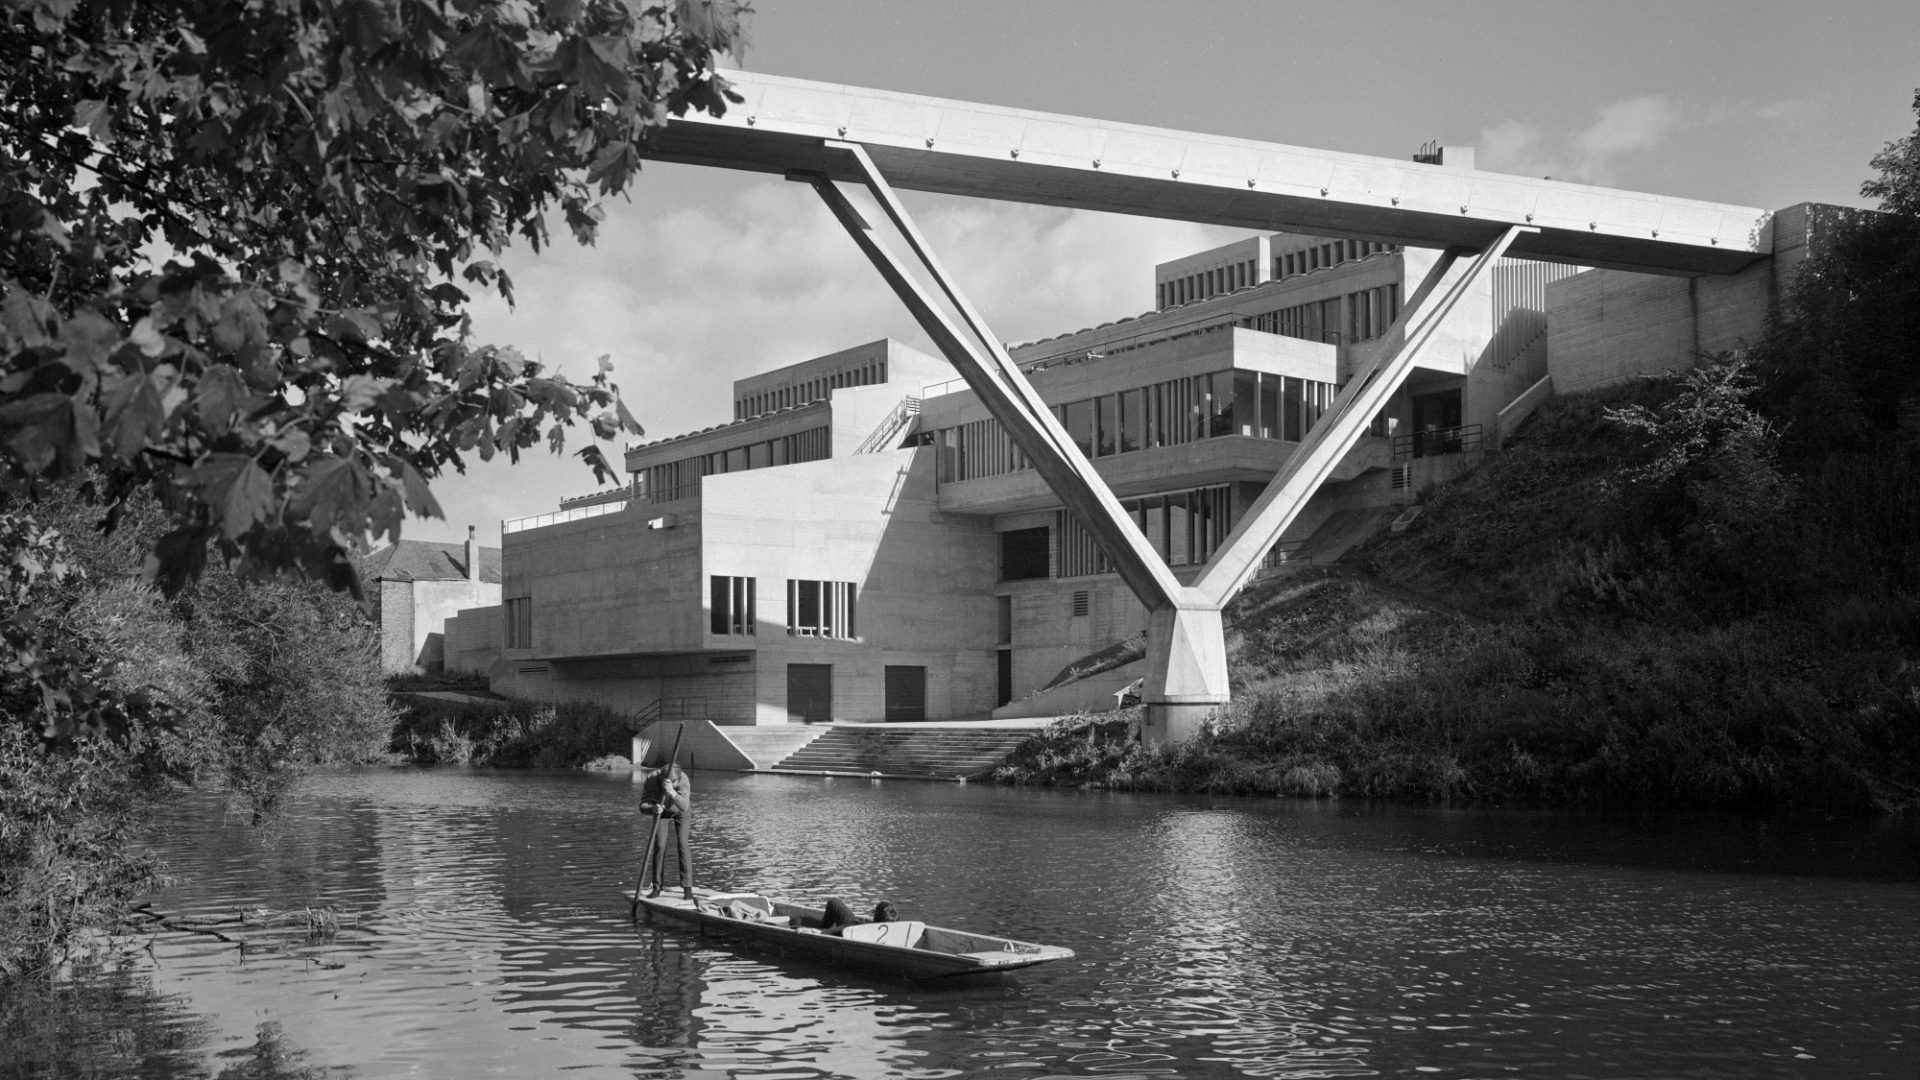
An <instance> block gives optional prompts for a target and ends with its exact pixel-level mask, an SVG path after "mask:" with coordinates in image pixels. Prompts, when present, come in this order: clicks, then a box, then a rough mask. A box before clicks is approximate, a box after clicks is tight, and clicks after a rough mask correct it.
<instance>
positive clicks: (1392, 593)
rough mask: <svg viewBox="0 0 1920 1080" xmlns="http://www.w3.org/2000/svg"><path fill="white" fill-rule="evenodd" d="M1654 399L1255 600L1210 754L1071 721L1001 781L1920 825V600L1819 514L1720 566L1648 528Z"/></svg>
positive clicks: (1676, 535) (1231, 629) (1484, 479)
mask: <svg viewBox="0 0 1920 1080" xmlns="http://www.w3.org/2000/svg"><path fill="white" fill-rule="evenodd" d="M1649 397H1652V398H1657V388H1649V387H1648V386H1646V385H1637V386H1635V387H1631V388H1629V389H1628V390H1627V391H1625V392H1624V393H1623V394H1621V395H1616V396H1614V397H1613V398H1611V399H1595V398H1589V399H1574V400H1572V401H1569V402H1562V403H1558V404H1557V405H1556V407H1553V408H1550V409H1549V410H1546V411H1545V412H1544V414H1543V415H1542V416H1541V417H1540V419H1539V421H1538V422H1537V423H1535V424H1534V425H1532V426H1530V428H1529V429H1528V430H1527V432H1526V435H1527V439H1526V441H1525V442H1524V443H1522V444H1520V445H1518V446H1515V447H1512V448H1511V449H1509V450H1508V451H1507V452H1505V453H1503V454H1500V455H1497V456H1495V457H1492V458H1490V459H1489V461H1488V463H1487V464H1486V465H1485V466H1484V467H1483V468H1481V469H1480V470H1478V471H1477V472H1476V473H1474V474H1472V475H1471V476H1468V477H1466V478H1463V479H1462V480H1461V481H1458V482H1456V483H1455V484H1453V485H1450V486H1448V487H1446V488H1444V489H1441V490H1439V491H1437V492H1435V493H1434V494H1433V495H1432V497H1431V498H1430V499H1429V501H1428V508H1427V512H1426V513H1425V514H1423V515H1422V517H1421V518H1420V519H1419V520H1418V521H1417V522H1416V523H1415V525H1414V527H1413V528H1412V529H1410V530H1408V531H1407V532H1406V533H1404V534H1400V535H1389V536H1383V537H1380V538H1377V539H1375V540H1374V541H1371V542H1370V543H1369V544H1368V545H1366V546H1365V547H1363V548H1362V549H1361V550H1360V551H1359V552H1357V558H1356V557H1355V556H1354V555H1350V556H1349V559H1348V561H1347V563H1346V564H1343V565H1342V566H1338V567H1332V568H1324V569H1321V570H1317V571H1308V572H1306V573H1305V574H1303V575H1299V576H1292V577H1286V578H1280V579H1274V580H1270V581H1268V582H1263V583H1257V584H1256V585H1254V586H1253V587H1251V588H1249V589H1248V590H1246V591H1245V592H1244V593H1243V594H1242V595H1241V596H1240V597H1238V598H1237V599H1236V600H1235V602H1234V603H1233V604H1232V605H1231V606H1230V607H1229V609H1228V610H1227V612H1226V623H1227V631H1228V659H1229V672H1230V677H1231V680H1232V685H1233V694H1234V699H1233V702H1232V704H1231V706H1230V707H1229V708H1228V709H1227V711H1226V713H1225V714H1224V715H1222V716H1219V717H1217V718H1216V720H1215V722H1214V723H1213V724H1212V725H1211V726H1210V728H1209V730H1207V731H1206V732H1205V733H1203V734H1202V735H1200V736H1198V737H1196V738H1194V739H1192V740H1189V741H1187V742H1185V743H1182V744H1179V745H1176V746H1172V747H1167V748H1161V749H1156V750H1148V749H1145V748H1143V747H1142V746H1141V745H1140V744H1139V743H1138V742H1137V740H1136V739H1135V738H1134V735H1133V732H1134V730H1135V726H1134V724H1133V723H1132V721H1133V719H1134V717H1133V716H1132V715H1131V714H1130V713H1124V712H1123V713H1118V714H1108V715H1106V716H1097V717H1080V718H1073V719H1070V720H1067V721H1063V722H1060V723H1057V724H1056V725H1055V726H1054V727H1053V728H1052V729H1051V730H1049V731H1048V732H1047V733H1045V734H1044V735H1042V736H1039V737H1036V738H1035V739H1033V740H1030V741H1029V743H1028V744H1027V745H1026V746H1024V747H1022V748H1021V749H1020V750H1019V751H1018V752H1017V753H1016V754H1015V755H1014V756H1013V758H1012V759H1010V761H1009V762H1008V764H1007V765H1006V766H1004V767H1003V768H1001V769H1000V770H999V771H998V772H997V773H996V779H997V780H999V781H1001V782H1006V783H1027V784H1041V785H1061V786H1092V787H1102V788H1111V789H1116V790H1129V791H1189V792H1215V793H1222V794H1240V795H1285V796H1297V797H1310V798H1320V797H1331V796H1365V797H1391V798H1403V799H1416V800H1427V801H1435V802H1469V803H1484V804H1501V805H1631V806H1713V807H1739V808H1749V809H1769V810H1771V809H1785V808H1792V809H1799V810H1811V811H1818V812H1826V813H1841V814H1868V813H1888V812H1905V811H1911V810H1914V809H1916V808H1920V663H1916V662H1915V658H1916V657H1917V656H1920V596H1916V595H1915V594H1914V592H1913V591H1911V590H1908V591H1902V589H1901V588H1900V587H1899V583H1898V582H1897V581H1896V582H1895V587H1892V588H1889V587H1888V585H1887V582H1888V573H1887V571H1886V570H1885V568H1878V567H1875V566H1873V565H1869V564H1870V563H1871V562H1872V560H1871V559H1870V558H1863V557H1861V556H1860V555H1859V554H1856V555H1855V556H1854V557H1853V558H1851V559H1849V560H1847V561H1845V562H1836V561H1835V560H1831V559H1820V558H1809V557H1808V553H1817V552H1820V551H1822V550H1826V548H1825V547H1823V544H1822V539H1823V538H1822V535H1821V530H1823V529H1829V528H1832V529H1838V528H1842V527H1845V523H1844V522H1840V523H1839V524H1837V525H1829V524H1827V522H1828V521H1829V520H1836V521H1837V520H1838V519H1835V518H1832V517H1831V515H1830V511H1831V510H1832V496H1831V494H1828V496H1827V500H1828V501H1827V503H1826V504H1825V505H1824V506H1823V507H1822V510H1821V514H1820V515H1808V514H1802V515H1801V517H1800V518H1798V519H1795V520H1791V521H1787V522H1778V521H1776V522H1770V523H1768V532H1767V533H1766V534H1764V535H1763V536H1761V537H1759V539H1758V542H1755V543H1753V544H1752V545H1751V546H1750V547H1748V548H1739V547H1732V548H1724V549H1711V548H1709V547H1708V545H1707V542H1706V541H1702V540H1699V539H1690V538H1689V534H1688V533H1687V532H1686V527H1685V524H1684V522H1683V523H1682V525H1680V526H1679V527H1677V528H1675V529H1672V530H1668V531H1661V530H1658V529H1651V528H1645V529H1643V528H1640V527H1639V522H1641V521H1642V520H1643V517H1642V516H1636V515H1635V514H1634V513H1632V512H1630V510H1631V508H1626V509H1623V508H1622V505H1621V503H1620V500H1618V499H1617V498H1614V497H1612V496H1610V495H1609V493H1608V491H1607V489H1606V482H1607V479H1608V478H1609V477H1610V476H1612V475H1616V474H1617V471H1618V470H1619V468H1620V467H1621V466H1622V465H1623V463H1631V462H1632V461H1633V459H1634V454H1635V446H1634V445H1633V443H1632V442H1631V441H1630V440H1627V439H1624V438H1623V437H1622V436H1621V435H1620V434H1619V433H1618V432H1617V431H1615V430H1613V429H1612V428H1611V427H1610V426H1608V425H1607V424H1605V422H1604V419H1603V410H1604V409H1605V408H1606V407H1607V406H1608V405H1609V404H1612V405H1614V406H1616V407H1617V406H1618V405H1619V404H1620V403H1621V402H1622V400H1623V399H1624V400H1644V399H1647V398H1649ZM1903 482H1904V481H1903ZM1875 505H1876V510H1875V512H1876V513H1878V512H1883V511H1882V510H1881V509H1880V508H1879V506H1880V504H1879V503H1876V504H1875ZM1842 516H1844V515H1842ZM1810 518H1811V519H1813V520H1809V519H1810ZM1735 541H1736V542H1737V541H1738V538H1737V537H1736V538H1735ZM1714 542H1715V543H1725V542H1726V541H1725V538H1724V535H1720V534H1717V535H1716V537H1715V540H1714ZM1783 548H1792V549H1793V550H1782V549H1783ZM1855 550H1856V552H1858V550H1859V549H1857V548H1856V549H1855ZM1869 550H1871V549H1869Z"/></svg>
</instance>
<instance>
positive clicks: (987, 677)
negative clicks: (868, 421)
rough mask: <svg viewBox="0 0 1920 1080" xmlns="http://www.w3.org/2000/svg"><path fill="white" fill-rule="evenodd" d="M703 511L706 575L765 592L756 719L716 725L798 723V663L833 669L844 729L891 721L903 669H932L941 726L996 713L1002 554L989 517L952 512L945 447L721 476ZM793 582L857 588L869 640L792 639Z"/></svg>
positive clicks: (931, 701) (862, 632) (721, 641)
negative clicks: (791, 668)
mask: <svg viewBox="0 0 1920 1080" xmlns="http://www.w3.org/2000/svg"><path fill="white" fill-rule="evenodd" d="M702 512H703V514H704V516H705V535H706V545H705V552H704V563H703V574H705V575H721V576H751V577H754V578H755V579H756V581H757V586H756V591H757V599H758V611H757V622H758V626H757V631H756V633H755V634H754V635H753V637H752V639H751V643H750V644H748V645H746V646H745V647H748V648H751V649H752V650H753V651H754V653H755V659H756V663H755V671H756V678H757V687H756V696H757V700H756V702H755V708H754V710H753V712H752V715H751V716H750V717H741V718H738V719H735V718H732V717H729V718H716V722H720V723H727V722H749V723H756V724H784V723H786V722H788V703H787V665H788V664H795V663H798V664H828V665H831V666H832V667H833V713H834V719H837V720H879V719H882V718H884V716H885V708H884V669H885V667H886V666H887V665H889V664H899V665H908V666H923V667H925V668H926V669H927V719H929V720H938V719H949V718H963V717H968V716H984V715H985V714H986V713H987V712H988V711H989V710H991V708H992V707H993V691H994V656H993V646H994V640H993V639H994V635H995V629H996V624H995V611H996V609H995V605H994V599H993V584H994V578H995V576H996V575H997V572H998V560H999V548H998V543H997V541H996V539H995V537H994V534H993V530H992V526H991V524H990V522H989V519H986V518H974V517H963V516H958V515H951V514H944V513H941V512H940V511H939V509H938V507H937V505H936V503H935V492H934V483H933V452H932V450H931V449H927V448H921V449H914V450H902V451H890V452H886V453H879V454H863V455H859V456H857V457H852V458H846V459H840V460H834V461H821V462H810V463H807V464H803V465H793V466H787V467H785V468H780V469H767V470H758V471H749V472H744V473H729V474H727V475H725V476H722V477H710V478H708V480H707V481H706V486H705V488H704V491H703V496H702ZM789 579H793V580H812V581H850V582H855V583H857V585H858V593H857V596H858V600H857V603H856V608H855V611H856V619H855V624H856V625H855V630H856V633H857V634H858V637H859V640H857V641H839V640H832V639H819V638H811V637H789V636H788V635H787V632H786V627H787V588H786V583H787V581H788V580H789ZM742 640H743V639H741V638H737V637H731V636H715V635H709V636H708V639H707V644H708V647H710V648H718V647H724V646H725V645H727V644H728V643H738V642H741V641H742Z"/></svg>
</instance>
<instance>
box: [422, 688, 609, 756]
mask: <svg viewBox="0 0 1920 1080" xmlns="http://www.w3.org/2000/svg"><path fill="white" fill-rule="evenodd" d="M633 724H634V721H633V718H632V717H631V716H629V715H628V714H626V713H624V712H621V711H619V710H617V709H612V708H609V707H607V706H605V705H599V704H596V703H593V702H586V701H563V702H559V703H557V704H546V703H536V702H529V701H512V702H509V701H501V702H497V703H496V702H453V701H442V700H439V699H435V698H411V699H409V701H408V704H407V706H406V708H405V711H404V712H403V713H402V715H401V718H400V722H399V723H398V724H397V725H396V726H395V727H394V729H393V736H392V743H391V746H392V750H393V752H394V753H395V754H398V755H400V756H401V757H402V758H404V759H405V760H407V761H410V762H413V763H414V764H416V765H477V766H484V767H490V768H507V769H578V768H585V767H587V766H588V765H589V764H590V763H592V762H594V761H596V759H605V758H608V757H615V756H617V757H621V758H623V759H624V757H625V756H626V754H627V753H628V752H629V751H631V750H632V748H633ZM602 764H603V766H604V762H602Z"/></svg>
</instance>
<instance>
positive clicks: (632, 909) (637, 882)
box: [627, 720, 687, 919]
mask: <svg viewBox="0 0 1920 1080" xmlns="http://www.w3.org/2000/svg"><path fill="white" fill-rule="evenodd" d="M686 734H687V722H686V721H685V720H682V721H681V722H680V730H679V732H678V733H676V734H675V735H674V737H673V749H672V750H671V751H669V752H668V754H667V760H666V763H665V764H663V765H661V766H660V767H661V768H662V769H671V768H673V763H674V762H676V761H679V760H680V740H681V739H683V738H685V737H686ZM665 809H666V806H665V804H662V805H660V806H656V807H654V808H653V827H652V828H650V829H648V830H647V846H646V847H644V848H641V849H640V873H639V875H638V876H636V877H635V878H634V879H633V900H632V901H631V902H630V903H629V904H628V905H627V915H628V917H629V918H634V919H637V918H639V917H640V886H642V885H645V884H646V883H647V860H648V859H651V858H653V841H654V839H655V838H656V837H657V836H659V834H660V813H661V811H663V810H665ZM656 884H657V882H656Z"/></svg>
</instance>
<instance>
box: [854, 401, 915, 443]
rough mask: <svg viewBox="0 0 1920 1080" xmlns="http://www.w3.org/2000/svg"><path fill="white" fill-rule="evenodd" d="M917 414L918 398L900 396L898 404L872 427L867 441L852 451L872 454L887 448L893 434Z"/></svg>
mask: <svg viewBox="0 0 1920 1080" xmlns="http://www.w3.org/2000/svg"><path fill="white" fill-rule="evenodd" d="M919 415H920V399H919V398H917V397H913V396H911V395H909V396H907V397H903V398H901V399H900V404H898V405H895V406H894V407H893V411H892V412H889V413H888V414H887V417H886V419H884V420H882V421H880V426H879V427H876V428H874V429H873V434H871V435H868V436H867V441H865V442H863V443H861V444H860V446H859V447H858V448H857V449H855V450H854V453H856V454H872V453H877V452H878V451H881V450H885V449H888V446H887V444H888V443H889V442H891V441H893V438H894V436H896V435H898V434H900V431H901V429H903V428H905V427H906V426H907V425H908V424H909V423H912V422H913V418H914V417H916V416H919Z"/></svg>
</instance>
